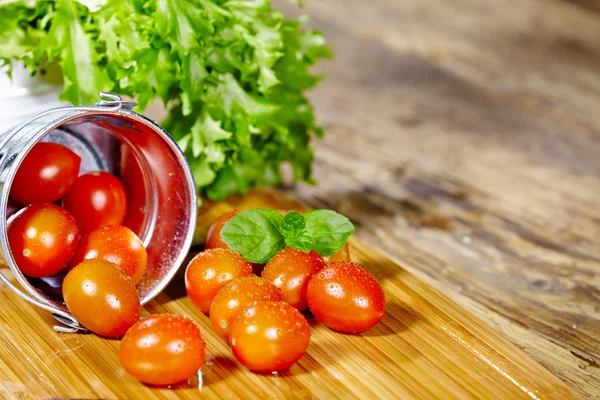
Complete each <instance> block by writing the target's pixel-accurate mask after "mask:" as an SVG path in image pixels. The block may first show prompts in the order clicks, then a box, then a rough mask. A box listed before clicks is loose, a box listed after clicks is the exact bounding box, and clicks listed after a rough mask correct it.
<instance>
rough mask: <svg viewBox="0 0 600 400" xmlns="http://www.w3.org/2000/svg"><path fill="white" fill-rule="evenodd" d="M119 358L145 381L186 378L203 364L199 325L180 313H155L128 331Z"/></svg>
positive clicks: (169, 382)
mask: <svg viewBox="0 0 600 400" xmlns="http://www.w3.org/2000/svg"><path fill="white" fill-rule="evenodd" d="M119 360H120V361H121V364H122V365H123V367H124V368H125V370H126V371H127V372H129V373H130V374H131V375H133V376H134V377H136V378H137V379H138V380H140V381H142V382H143V383H146V384H150V385H158V386H166V385H173V384H176V383H179V382H183V381H185V380H186V379H188V378H190V377H191V376H193V375H194V374H196V373H197V372H198V370H199V369H200V367H202V364H204V340H202V335H201V333H200V329H199V328H198V327H197V326H196V324H194V323H193V322H192V321H191V320H190V319H188V318H185V317H183V316H181V315H172V314H154V315H150V316H149V317H147V318H144V319H142V320H141V321H139V322H138V323H136V324H135V325H134V326H132V327H131V329H129V331H127V333H126V334H125V336H124V337H123V340H122V341H121V347H120V348H119Z"/></svg>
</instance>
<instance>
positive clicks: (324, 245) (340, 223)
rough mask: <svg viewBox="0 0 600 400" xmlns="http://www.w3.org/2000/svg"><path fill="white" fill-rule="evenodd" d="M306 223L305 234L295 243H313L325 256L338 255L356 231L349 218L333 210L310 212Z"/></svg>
mask: <svg viewBox="0 0 600 400" xmlns="http://www.w3.org/2000/svg"><path fill="white" fill-rule="evenodd" d="M304 221H305V223H306V226H305V228H304V232H302V235H301V236H300V237H299V238H298V239H297V240H295V241H294V243H297V242H300V243H311V247H312V249H313V250H316V251H318V252H319V253H321V254H322V255H323V256H330V255H332V254H335V253H337V252H338V251H339V250H340V249H341V248H342V247H344V244H346V241H348V238H349V237H350V236H351V235H352V234H353V233H354V231H355V230H356V228H354V225H352V222H350V220H349V219H348V218H346V217H344V216H343V215H341V214H338V213H336V212H335V211H332V210H313V211H310V212H308V213H306V214H304Z"/></svg>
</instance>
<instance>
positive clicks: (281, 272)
mask: <svg viewBox="0 0 600 400" xmlns="http://www.w3.org/2000/svg"><path fill="white" fill-rule="evenodd" d="M323 267H325V261H324V260H323V257H322V256H321V255H320V254H319V253H317V252H316V251H314V250H312V251H311V252H310V253H304V252H302V251H300V250H296V249H292V248H290V247H287V248H285V249H283V250H280V251H278V252H277V254H275V255H274V256H273V258H271V259H270V260H269V262H268V263H267V265H266V266H265V269H264V271H263V272H262V275H261V276H262V277H263V278H264V279H266V280H268V281H269V282H272V283H273V284H274V285H275V286H277V287H278V288H279V289H281V291H282V292H283V297H284V299H285V301H287V302H288V304H289V305H291V306H292V307H294V308H296V309H297V310H298V311H304V310H306V309H307V308H308V303H307V302H306V288H307V287H308V281H309V280H310V278H312V276H313V275H314V274H315V273H317V272H318V271H320V270H321V269H323Z"/></svg>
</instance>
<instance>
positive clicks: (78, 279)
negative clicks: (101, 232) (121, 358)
mask: <svg viewBox="0 0 600 400" xmlns="http://www.w3.org/2000/svg"><path fill="white" fill-rule="evenodd" d="M62 292H63V298H64V300H65V304H66V305H67V308H68V309H69V311H70V312H71V314H73V316H74V317H75V319H77V321H79V323H81V325H83V326H84V327H86V328H87V329H89V330H90V331H92V332H94V333H96V334H98V335H101V336H107V337H117V336H122V335H124V334H125V332H127V330H128V329H129V328H130V327H131V326H132V325H133V324H135V323H136V322H137V321H138V320H139V318H140V298H139V296H138V294H137V291H136V289H135V285H134V284H133V282H132V281H131V279H130V278H129V276H127V275H126V274H125V273H123V271H121V269H120V268H119V267H117V266H116V265H115V264H113V263H111V262H110V261H106V260H103V259H100V258H95V259H92V260H86V261H84V262H82V263H81V264H79V265H77V266H76V267H75V268H73V269H72V270H70V271H69V273H68V274H67V276H66V277H65V280H64V281H63V285H62Z"/></svg>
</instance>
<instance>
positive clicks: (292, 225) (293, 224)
mask: <svg viewBox="0 0 600 400" xmlns="http://www.w3.org/2000/svg"><path fill="white" fill-rule="evenodd" d="M305 226H306V222H305V221H304V217H303V216H302V214H300V213H298V212H296V211H293V210H292V211H289V212H288V213H287V214H286V215H285V217H283V220H282V221H281V233H282V234H283V236H285V239H286V243H287V241H288V239H293V238H295V237H298V236H300V234H301V233H302V231H303V230H304V227H305Z"/></svg>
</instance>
